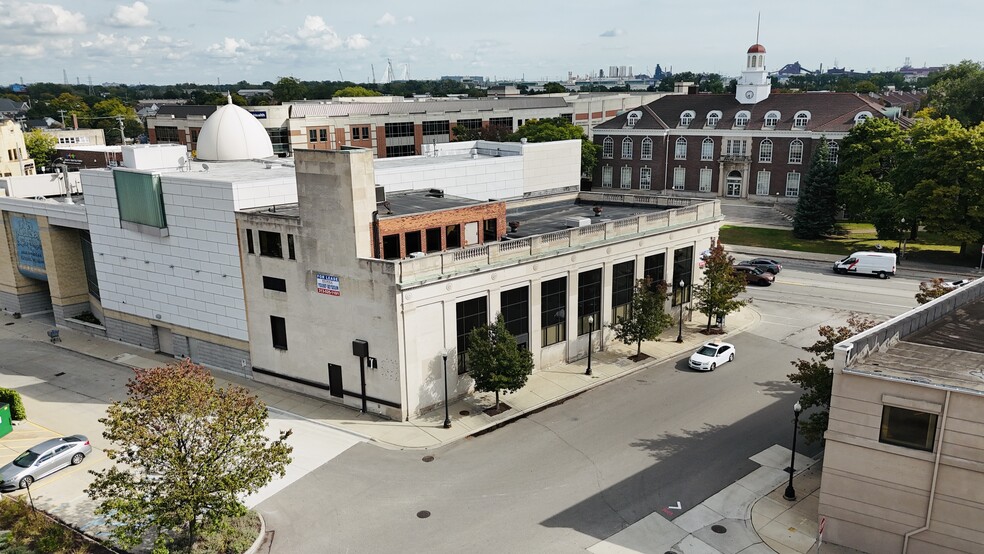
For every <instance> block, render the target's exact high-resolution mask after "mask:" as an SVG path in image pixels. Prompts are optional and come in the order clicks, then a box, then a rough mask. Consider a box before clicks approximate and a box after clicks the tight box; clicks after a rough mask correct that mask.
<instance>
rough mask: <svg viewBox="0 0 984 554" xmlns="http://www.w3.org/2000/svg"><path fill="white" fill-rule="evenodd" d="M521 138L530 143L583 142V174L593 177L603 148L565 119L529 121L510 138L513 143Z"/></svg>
mask: <svg viewBox="0 0 984 554" xmlns="http://www.w3.org/2000/svg"><path fill="white" fill-rule="evenodd" d="M521 138H525V139H526V140H527V141H529V142H552V141H556V140H572V139H578V140H580V141H581V174H582V175H591V172H592V171H593V170H594V166H595V164H597V163H598V152H599V151H600V149H601V147H600V146H598V145H597V144H595V143H593V142H591V141H590V140H588V136H587V135H586V134H584V130H582V129H581V128H580V127H578V126H577V125H574V124H573V123H571V122H570V120H569V119H567V118H564V117H552V118H550V119H530V120H527V121H526V123H523V125H522V127H520V128H519V129H518V130H517V131H516V132H515V133H513V134H512V135H510V136H509V140H513V141H518V140H519V139H521Z"/></svg>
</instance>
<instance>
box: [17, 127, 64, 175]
mask: <svg viewBox="0 0 984 554" xmlns="http://www.w3.org/2000/svg"><path fill="white" fill-rule="evenodd" d="M24 146H25V147H26V148H27V155H28V156H30V157H31V158H32V159H33V160H34V167H37V168H42V167H51V162H52V160H54V159H55V157H56V156H57V154H58V150H57V148H56V147H57V146H58V139H57V138H55V135H52V134H50V133H45V132H43V131H41V129H34V130H31V131H28V132H27V133H24Z"/></svg>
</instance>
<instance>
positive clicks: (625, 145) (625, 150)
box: [622, 137, 632, 160]
mask: <svg viewBox="0 0 984 554" xmlns="http://www.w3.org/2000/svg"><path fill="white" fill-rule="evenodd" d="M622 159H623V160H631V159H632V139H630V138H629V137H625V138H624V139H622Z"/></svg>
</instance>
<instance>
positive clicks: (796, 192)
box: [785, 171, 803, 198]
mask: <svg viewBox="0 0 984 554" xmlns="http://www.w3.org/2000/svg"><path fill="white" fill-rule="evenodd" d="M793 175H796V188H795V189H793V188H791V186H790V185H791V184H792V183H790V180H791V179H792V177H793ZM802 181H803V175H802V174H801V173H798V172H796V171H790V172H789V173H787V174H786V190H785V193H786V194H785V196H786V198H799V190H800V183H801V182H802ZM790 193H792V194H790Z"/></svg>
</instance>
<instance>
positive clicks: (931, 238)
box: [720, 223, 977, 265]
mask: <svg viewBox="0 0 984 554" xmlns="http://www.w3.org/2000/svg"><path fill="white" fill-rule="evenodd" d="M720 239H721V242H723V243H724V244H734V245H742V246H759V247H763V248H778V249H782V250H793V251H796V252H819V253H821V254H831V255H834V256H847V255H849V254H851V253H853V252H859V251H865V250H875V246H876V245H879V244H880V245H881V246H882V248H883V249H884V250H886V251H888V252H891V251H892V249H893V248H895V247H896V246H898V242H896V241H890V240H882V239H879V238H878V236H877V234H876V233H875V228H874V227H873V226H872V225H871V224H870V223H842V224H840V225H839V226H838V231H837V233H836V234H834V235H832V236H830V237H827V238H824V239H816V240H806V239H799V238H796V237H794V236H793V232H792V231H791V230H789V229H765V228H760V227H735V226H731V225H724V226H722V227H721V233H720ZM971 258H973V256H971V257H961V256H960V245H959V244H954V243H953V241H951V240H948V239H946V238H945V237H943V236H942V235H939V234H937V233H928V232H926V231H920V232H919V236H918V238H917V239H916V240H912V241H909V242H908V243H907V245H906V259H907V260H913V261H920V262H930V263H938V264H949V265H966V264H968V263H973V265H977V263H976V262H977V259H976V258H974V259H971Z"/></svg>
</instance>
